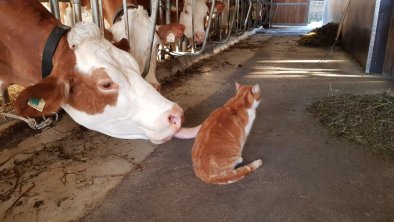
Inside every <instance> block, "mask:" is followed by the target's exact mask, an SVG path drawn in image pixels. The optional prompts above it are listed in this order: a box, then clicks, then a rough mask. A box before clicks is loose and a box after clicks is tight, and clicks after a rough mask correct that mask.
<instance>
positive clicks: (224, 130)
mask: <svg viewBox="0 0 394 222" xmlns="http://www.w3.org/2000/svg"><path fill="white" fill-rule="evenodd" d="M235 85H236V88H237V94H236V95H235V96H234V97H233V98H231V99H230V100H229V101H228V102H227V103H226V104H224V106H223V107H221V108H218V109H216V110H215V111H213V112H212V113H211V114H210V115H209V116H208V118H207V119H206V120H205V121H204V122H203V123H202V126H201V128H200V129H199V131H198V134H197V137H196V139H195V142H194V145H193V149H192V160H193V168H194V173H195V174H196V175H197V176H198V177H199V178H200V179H201V180H203V181H205V182H207V183H213V184H229V183H233V182H236V181H238V180H240V179H242V178H243V177H245V176H247V175H249V174H250V173H252V172H254V171H256V169H257V168H259V167H260V166H261V165H262V163H263V162H262V160H261V159H258V160H255V161H253V162H252V163H250V164H248V165H246V166H243V167H239V168H236V169H234V168H235V166H236V165H237V164H240V163H242V156H241V155H242V149H243V146H244V144H245V142H246V137H247V136H248V134H249V132H250V129H251V128H252V124H253V121H254V119H255V116H256V108H257V106H258V105H259V103H260V98H261V92H260V87H259V85H258V84H256V85H254V86H243V85H240V84H239V83H237V82H236V83H235Z"/></svg>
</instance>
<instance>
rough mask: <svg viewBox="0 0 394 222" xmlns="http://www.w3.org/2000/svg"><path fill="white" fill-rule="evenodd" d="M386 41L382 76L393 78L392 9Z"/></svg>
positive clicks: (393, 25) (393, 11)
mask: <svg viewBox="0 0 394 222" xmlns="http://www.w3.org/2000/svg"><path fill="white" fill-rule="evenodd" d="M387 39H388V41H387V47H386V54H385V61H384V69H383V74H385V75H388V76H393V77H394V9H393V10H392V13H391V23H390V31H389V34H388V38H387Z"/></svg>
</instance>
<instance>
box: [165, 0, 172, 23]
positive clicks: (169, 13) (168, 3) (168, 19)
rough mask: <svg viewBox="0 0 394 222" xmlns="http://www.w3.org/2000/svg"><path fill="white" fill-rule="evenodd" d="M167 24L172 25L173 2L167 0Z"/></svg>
mask: <svg viewBox="0 0 394 222" xmlns="http://www.w3.org/2000/svg"><path fill="white" fill-rule="evenodd" d="M166 1H167V2H166V6H167V7H166V24H170V20H171V19H170V18H171V0H166Z"/></svg>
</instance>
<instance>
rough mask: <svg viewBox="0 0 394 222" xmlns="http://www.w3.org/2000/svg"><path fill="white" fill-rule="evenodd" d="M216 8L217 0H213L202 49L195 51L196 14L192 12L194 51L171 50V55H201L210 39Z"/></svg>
mask: <svg viewBox="0 0 394 222" xmlns="http://www.w3.org/2000/svg"><path fill="white" fill-rule="evenodd" d="M193 6H194V0H193V1H192V10H193V11H194V8H193ZM214 8H215V0H212V5H211V9H210V14H209V17H208V26H207V29H206V30H205V37H204V42H203V44H202V46H201V49H200V50H198V51H197V52H195V51H194V19H193V18H194V14H192V41H191V43H192V51H191V52H171V51H170V52H169V53H170V54H171V55H173V56H185V55H189V56H198V55H201V54H202V53H203V52H204V50H205V48H206V46H207V40H208V35H209V30H210V28H211V22H212V16H213V12H214Z"/></svg>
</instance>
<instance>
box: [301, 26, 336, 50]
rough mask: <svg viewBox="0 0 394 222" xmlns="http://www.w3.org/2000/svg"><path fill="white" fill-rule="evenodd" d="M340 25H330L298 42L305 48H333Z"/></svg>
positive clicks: (303, 37)
mask: <svg viewBox="0 0 394 222" xmlns="http://www.w3.org/2000/svg"><path fill="white" fill-rule="evenodd" d="M337 31H338V24H337V23H328V24H326V25H324V26H322V27H320V28H316V29H314V30H312V31H310V32H309V33H308V34H306V35H304V36H302V37H301V38H300V39H299V40H298V41H297V42H298V44H300V45H303V46H332V45H333V44H334V43H335V38H336V36H337Z"/></svg>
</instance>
